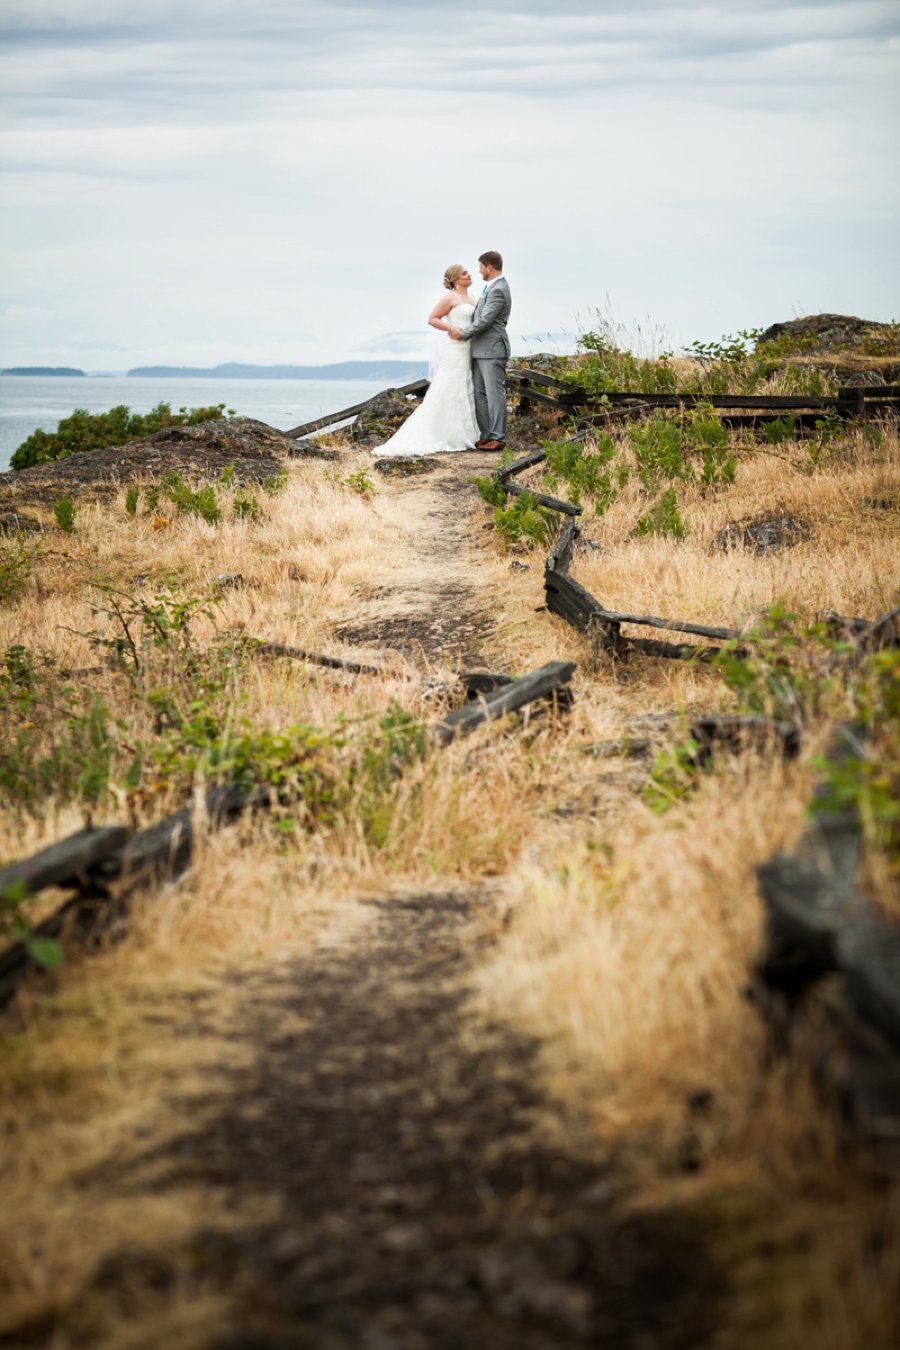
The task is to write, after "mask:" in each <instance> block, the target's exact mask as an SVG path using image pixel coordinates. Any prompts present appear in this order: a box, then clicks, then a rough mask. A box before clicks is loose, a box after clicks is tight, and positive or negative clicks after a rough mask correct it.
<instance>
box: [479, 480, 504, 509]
mask: <svg viewBox="0 0 900 1350" xmlns="http://www.w3.org/2000/svg"><path fill="white" fill-rule="evenodd" d="M472 482H473V483H474V484H475V487H476V489H477V491H478V495H479V497H480V498H481V500H482V501H484V502H487V503H488V505H489V506H503V505H504V503H505V502H506V492H505V491H504V489H503V486H502V485H501V484H500V483H497V482H495V480H494V479H493V478H473V479H472Z"/></svg>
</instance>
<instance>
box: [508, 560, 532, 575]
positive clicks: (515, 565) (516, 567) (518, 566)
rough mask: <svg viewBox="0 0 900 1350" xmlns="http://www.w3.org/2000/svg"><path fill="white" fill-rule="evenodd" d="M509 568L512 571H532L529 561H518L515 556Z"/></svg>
mask: <svg viewBox="0 0 900 1350" xmlns="http://www.w3.org/2000/svg"><path fill="white" fill-rule="evenodd" d="M509 568H510V571H511V572H530V571H531V568H530V567H529V566H528V564H527V563H520V562H516V560H515V558H514V559H513V561H512V562H511V563H510V564H509Z"/></svg>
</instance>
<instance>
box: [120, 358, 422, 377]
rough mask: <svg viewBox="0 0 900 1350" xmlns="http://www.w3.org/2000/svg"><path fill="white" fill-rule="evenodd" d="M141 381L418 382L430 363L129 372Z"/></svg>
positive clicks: (137, 368)
mask: <svg viewBox="0 0 900 1350" xmlns="http://www.w3.org/2000/svg"><path fill="white" fill-rule="evenodd" d="M126 374H127V375H129V376H137V377H139V378H147V379H150V378H153V379H167V380H182V379H184V380H187V379H191V380H194V379H220V380H221V379H228V380H417V379H419V378H420V376H423V375H427V374H428V363H427V361H338V362H336V363H335V364H334V365H330V366H248V365H243V364H242V363H241V362H238V361H230V362H228V363H227V364H225V365H221V366H214V367H212V368H210V367H206V368H204V367H202V366H135V367H134V369H133V370H129V371H127V372H126Z"/></svg>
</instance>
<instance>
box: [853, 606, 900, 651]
mask: <svg viewBox="0 0 900 1350" xmlns="http://www.w3.org/2000/svg"><path fill="white" fill-rule="evenodd" d="M890 647H900V605H898V606H897V608H896V609H889V610H888V612H887V614H882V616H881V618H879V619H875V621H874V622H873V623H871V624H870V625H869V627H868V628H867V629H866V630H865V632H863V633H861V634H860V635H859V637H858V638H857V640H856V651H857V653H858V654H859V655H860V656H870V655H871V654H872V653H873V652H883V651H887V650H888V648H890Z"/></svg>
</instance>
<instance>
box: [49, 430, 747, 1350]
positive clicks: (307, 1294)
mask: <svg viewBox="0 0 900 1350" xmlns="http://www.w3.org/2000/svg"><path fill="white" fill-rule="evenodd" d="M495 465H496V459H495V458H489V457H488V456H484V455H480V456H476V455H467V456H465V457H463V456H460V457H454V458H453V459H452V460H447V461H442V462H441V463H440V465H439V467H438V468H437V469H436V470H435V471H434V472H432V473H429V474H427V475H423V476H422V477H417V478H405V479H394V478H391V479H388V480H387V482H386V484H385V488H384V492H385V493H387V492H390V493H392V494H396V495H397V496H398V497H400V496H402V500H403V503H404V506H405V508H406V509H405V516H404V519H405V522H406V524H405V525H404V527H403V528H402V529H401V530H399V531H398V537H397V547H396V551H395V553H394V555H393V557H392V559H391V571H390V574H389V575H387V576H385V577H384V578H383V579H382V578H376V579H374V583H375V584H374V585H373V586H372V588H371V590H370V593H369V595H368V597H367V598H366V599H365V600H364V601H363V602H361V603H360V605H359V606H358V607H357V608H356V610H355V613H354V617H353V621H352V622H350V621H345V622H343V623H342V624H341V625H340V629H339V631H340V633H341V636H342V637H343V638H344V639H345V641H350V642H353V643H355V644H357V645H360V646H366V647H368V648H372V647H374V648H376V649H377V650H378V651H379V653H380V654H382V655H383V653H384V649H385V648H390V647H393V648H400V649H403V648H404V647H405V648H406V649H407V650H410V651H416V650H418V651H419V653H420V654H424V656H425V657H426V658H427V659H428V660H439V659H447V658H450V657H452V658H461V657H465V659H467V660H470V661H474V660H477V659H478V644H479V641H480V640H481V639H482V637H483V636H484V635H486V634H487V633H488V632H489V631H490V630H489V620H488V619H486V617H485V615H486V613H487V609H488V606H487V603H486V601H487V599H488V596H489V591H488V590H487V587H486V586H485V587H484V588H483V589H482V588H481V587H480V586H479V582H478V569H477V567H474V566H473V563H474V562H475V560H476V549H477V544H476V543H475V542H473V533H474V532H473V530H472V528H471V516H470V515H469V513H468V512H467V510H466V509H465V506H466V504H467V502H468V500H469V498H470V495H471V500H472V504H473V505H474V500H475V499H474V489H472V488H471V486H470V480H471V478H472V476H473V474H474V473H477V472H485V471H486V470H488V469H490V468H492V467H494V466H495ZM461 506H462V508H463V509H462V510H460V507H461ZM367 912H368V913H369V914H370V915H371V916H372V918H371V922H365V923H363V924H361V925H359V926H352V927H351V929H350V931H349V934H345V935H344V936H342V937H339V938H337V939H335V938H334V937H332V938H330V939H323V940H322V941H321V942H320V945H319V946H318V948H317V949H315V950H313V952H312V953H311V954H307V955H304V956H303V957H298V958H294V959H288V960H282V961H280V962H279V963H278V964H277V965H275V966H273V967H270V968H266V969H264V970H259V969H257V970H255V971H251V972H249V973H248V972H245V973H243V974H240V975H236V976H233V977H232V980H231V981H230V982H229V983H228V985H227V997H226V985H225V984H223V985H222V986H221V989H218V990H216V989H213V990H211V991H210V993H209V995H208V997H207V999H206V1004H205V1005H204V1003H203V1001H202V1000H201V1001H200V1002H199V1003H198V1005H197V1008H196V1022H195V1025H194V1026H193V1027H192V1028H191V1035H192V1036H193V1037H196V1036H199V1037H201V1038H206V1039H207V1040H208V1043H209V1045H210V1046H213V1045H215V1044H216V1043H217V1042H218V1043H220V1044H221V1045H222V1046H223V1049H222V1051H221V1055H220V1056H218V1058H219V1060H220V1062H219V1064H218V1066H217V1067H216V1069H215V1071H214V1072H211V1073H210V1075H209V1079H208V1086H206V1087H204V1089H203V1095H202V1096H201V1095H200V1093H199V1092H198V1093H197V1096H196V1098H195V1099H193V1100H192V1099H189V1097H188V1092H187V1089H183V1090H182V1092H181V1093H180V1095H179V1094H178V1093H176V1094H175V1096H174V1100H173V1101H172V1102H171V1108H172V1111H171V1115H172V1119H173V1122H174V1121H177V1120H197V1121H200V1122H202V1123H201V1124H199V1125H197V1126H196V1127H193V1126H191V1127H189V1128H187V1129H182V1130H181V1131H180V1132H179V1133H177V1134H176V1136H175V1137H174V1138H171V1137H169V1138H167V1139H166V1140H165V1142H156V1143H155V1144H153V1145H148V1144H146V1143H145V1144H143V1145H142V1144H141V1140H140V1137H139V1136H138V1137H136V1138H135V1139H133V1140H132V1141H131V1143H130V1146H128V1147H123V1148H122V1150H121V1152H120V1155H119V1157H120V1161H119V1162H118V1163H110V1162H107V1163H105V1164H104V1166H103V1168H102V1175H101V1174H99V1173H98V1175H97V1176H96V1177H94V1178H91V1177H85V1178H84V1179H83V1186H84V1196H85V1202H86V1205H87V1206H88V1209H89V1208H90V1192H91V1188H92V1186H96V1187H98V1188H99V1189H101V1190H108V1189H109V1188H110V1187H111V1186H112V1187H113V1188H115V1189H116V1190H117V1191H119V1190H121V1193H122V1194H124V1195H125V1196H133V1197H135V1199H136V1200H137V1202H138V1203H140V1197H141V1196H142V1195H150V1194H153V1195H157V1196H158V1195H160V1194H166V1193H169V1194H171V1195H172V1196H173V1198H176V1199H177V1195H178V1193H179V1191H180V1190H181V1188H184V1187H188V1188H191V1187H196V1186H200V1187H203V1188H208V1190H209V1191H210V1193H212V1192H215V1193H216V1195H217V1196H219V1197H221V1196H223V1195H224V1196H225V1197H226V1198H228V1199H227V1208H228V1209H229V1210H230V1211H231V1212H232V1213H233V1214H234V1215H235V1216H236V1217H237V1216H240V1215H241V1214H249V1213H259V1212H266V1213H271V1212H273V1211H274V1213H275V1214H276V1215H277V1218H275V1219H274V1220H267V1221H266V1222H265V1223H259V1222H253V1223H252V1224H250V1223H247V1222H244V1223H240V1221H239V1222H238V1224H237V1227H236V1231H233V1232H223V1231H222V1229H221V1227H219V1226H215V1227H213V1226H210V1227H209V1228H208V1229H206V1230H201V1231H198V1232H196V1233H195V1234H194V1236H193V1238H192V1239H191V1241H190V1243H189V1244H188V1248H187V1250H186V1251H185V1250H179V1251H178V1252H177V1254H175V1256H174V1258H173V1259H172V1261H171V1264H170V1265H169V1264H167V1260H168V1258H167V1257H166V1256H165V1254H162V1255H160V1254H159V1253H158V1252H155V1251H152V1252H143V1251H141V1250H129V1251H123V1252H121V1253H118V1254H113V1256H112V1257H110V1258H108V1259H107V1260H105V1261H104V1262H103V1264H102V1267H101V1268H100V1269H99V1270H98V1271H97V1273H96V1275H95V1277H94V1283H93V1285H92V1286H91V1287H90V1288H89V1289H88V1290H86V1291H84V1295H85V1297H86V1299H87V1300H88V1303H89V1301H90V1300H91V1299H95V1298H96V1297H97V1296H98V1292H99V1293H101V1294H102V1298H103V1299H104V1300H111V1301H112V1302H113V1304H115V1303H116V1301H117V1300H118V1301H119V1302H120V1303H122V1305H123V1306H126V1305H127V1302H128V1300H129V1299H132V1300H134V1299H137V1301H138V1303H139V1304H140V1306H141V1308H142V1309H143V1313H144V1318H145V1320H144V1322H143V1325H146V1326H150V1325H153V1326H156V1325H158V1326H159V1327H160V1328H161V1337H162V1339H161V1340H157V1341H156V1342H155V1343H158V1344H163V1343H166V1338H167V1332H166V1327H167V1325H171V1323H169V1322H168V1321H167V1318H168V1316H169V1314H168V1313H167V1312H166V1302H167V1299H168V1298H169V1296H170V1291H171V1289H172V1288H173V1286H174V1285H176V1284H177V1285H178V1286H179V1287H180V1288H181V1289H182V1291H183V1290H184V1281H185V1280H186V1281H187V1285H188V1293H189V1297H196V1299H198V1300H201V1301H202V1300H204V1299H206V1298H208V1297H210V1296H212V1297H213V1298H214V1299H215V1298H216V1297H217V1296H219V1295H221V1296H222V1298H223V1299H224V1302H225V1304H226V1305H227V1306H228V1307H230V1309H231V1310H232V1311H231V1313H230V1315H229V1317H228V1322H227V1325H228V1327H229V1330H228V1331H227V1332H225V1331H222V1330H221V1329H219V1328H215V1329H214V1328H213V1327H209V1331H208V1335H204V1338H203V1340H202V1341H200V1342H197V1341H195V1340H193V1339H191V1340H189V1341H186V1340H184V1339H183V1337H181V1336H176V1337H175V1339H174V1340H170V1341H169V1343H170V1344H175V1343H177V1344H178V1345H188V1344H189V1345H190V1346H191V1347H193V1346H194V1345H195V1344H202V1345H204V1346H209V1347H211V1350H212V1348H214V1350H560V1348H561V1347H566V1346H594V1347H609V1350H613V1348H615V1350H650V1348H652V1350H684V1347H685V1346H692V1347H700V1346H702V1345H703V1344H704V1343H705V1342H706V1341H707V1339H708V1337H709V1336H710V1335H711V1333H712V1330H713V1328H714V1325H715V1322H716V1316H717V1308H718V1304H719V1295H720V1280H719V1276H718V1274H717V1272H716V1270H715V1267H714V1264H713V1262H712V1261H711V1258H710V1256H709V1255H708V1253H707V1251H706V1249H705V1246H704V1241H703V1237H702V1235H701V1233H700V1232H699V1231H698V1229H697V1226H696V1223H695V1222H694V1221H691V1220H689V1219H688V1218H687V1217H685V1216H684V1215H683V1214H679V1213H677V1212H675V1211H668V1212H659V1213H651V1212H648V1211H647V1210H646V1209H643V1210H642V1211H641V1212H640V1213H637V1212H632V1211H631V1210H630V1209H629V1207H628V1202H627V1196H626V1195H625V1194H624V1192H623V1190H622V1187H621V1183H620V1182H617V1180H616V1177H615V1172H614V1169H613V1168H612V1166H611V1164H610V1160H609V1159H607V1158H601V1157H598V1156H594V1155H592V1154H591V1152H590V1150H589V1149H588V1147H587V1145H585V1150H586V1151H585V1152H583V1153H582V1154H576V1153H575V1152H573V1151H572V1146H571V1144H567V1145H562V1144H560V1143H559V1140H560V1139H566V1140H571V1139H572V1138H573V1137H575V1138H577V1137H579V1135H581V1136H582V1137H586V1136H587V1132H586V1131H582V1132H579V1130H578V1129H577V1128H573V1123H572V1122H571V1121H563V1120H562V1119H561V1117H560V1114H559V1111H558V1109H557V1108H555V1107H554V1106H553V1105H552V1104H550V1103H548V1102H546V1101H544V1100H542V1098H541V1096H540V1093H539V1089H538V1083H539V1078H538V1071H537V1049H538V1047H537V1046H536V1045H535V1044H534V1043H531V1042H529V1041H528V1040H526V1039H524V1038H523V1037H522V1036H519V1035H514V1034H513V1033H512V1032H511V1031H510V1030H509V1029H508V1028H506V1027H503V1026H500V1025H496V1024H491V1023H489V1022H488V1021H487V1020H486V1019H485V1018H484V1016H483V1015H482V1014H481V1013H480V1012H479V1011H478V1008H477V1005H476V1003H475V1001H474V1000H472V999H471V998H470V997H469V987H470V984H471V982H472V977H473V972H474V971H475V969H476V967H477V963H478V961H479V957H480V956H481V954H482V953H483V951H484V949H485V947H486V945H488V944H490V943H491V941H492V940H493V936H494V934H496V932H497V930H498V928H499V926H500V924H499V918H500V916H498V913H497V902H496V901H495V900H492V899H490V898H484V897H483V896H479V895H476V894H474V893H467V894H462V893H453V894H431V895H418V896H413V897H409V896H406V897H400V898H385V899H383V900H381V901H379V902H377V903H373V904H372V907H371V909H370V910H368V911H367ZM235 981H236V983H235ZM223 1008H225V1009H227V1011H226V1012H225V1013H224V1014H223ZM223 1015H224V1016H225V1017H226V1019H227V1030H226V1032H225V1035H224V1039H223V1035H222V1032H223V1026H222V1021H223ZM182 1019H183V1013H180V1012H179V1011H177V1010H173V1011H172V1013H171V1032H172V1035H173V1036H177V1035H179V1034H183V1033H184V1029H183V1027H182V1026H181V1020H182ZM192 1090H194V1091H196V1088H193V1089H192ZM211 1102H214V1103H215V1104H214V1106H213V1108H212V1109H213V1115H212V1118H210V1103H211ZM157 1310H158V1313H157ZM70 1311H71V1312H72V1314H73V1315H74V1317H75V1320H76V1322H77V1320H78V1311H79V1310H78V1306H77V1304H76V1306H75V1307H74V1308H70ZM53 1337H54V1330H53V1327H50V1328H49V1329H48V1335H47V1338H46V1339H44V1338H42V1336H41V1334H40V1332H38V1331H37V1330H36V1331H35V1334H34V1335H33V1336H32V1338H31V1340H30V1342H29V1343H31V1344H35V1345H47V1346H49V1345H51V1344H57V1341H56V1340H54V1338H53ZM68 1343H69V1342H68V1341H67V1342H66V1344H68ZM79 1343H80V1342H79ZM113 1343H114V1344H116V1345H118V1344H120V1343H121V1344H124V1343H125V1342H120V1341H118V1340H114V1342H113ZM132 1343H136V1342H128V1344H129V1345H130V1344H132ZM141 1343H142V1344H144V1343H148V1342H141Z"/></svg>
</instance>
